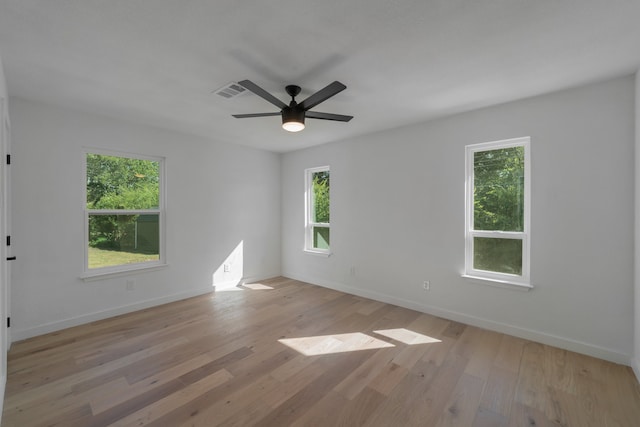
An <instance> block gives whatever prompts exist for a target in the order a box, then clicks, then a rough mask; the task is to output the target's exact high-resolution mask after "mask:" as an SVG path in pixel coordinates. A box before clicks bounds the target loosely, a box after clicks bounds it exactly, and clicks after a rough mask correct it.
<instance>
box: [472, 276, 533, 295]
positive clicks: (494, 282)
mask: <svg viewBox="0 0 640 427" xmlns="http://www.w3.org/2000/svg"><path fill="white" fill-rule="evenodd" d="M462 277H464V278H465V279H471V280H472V281H474V282H476V283H479V284H481V285H487V286H493V287H496V288H503V289H512V290H517V291H522V292H529V291H530V290H531V289H533V286H531V285H527V284H524V283H516V282H510V281H508V280H498V279H489V278H487V277H480V276H470V275H468V274H463V275H462Z"/></svg>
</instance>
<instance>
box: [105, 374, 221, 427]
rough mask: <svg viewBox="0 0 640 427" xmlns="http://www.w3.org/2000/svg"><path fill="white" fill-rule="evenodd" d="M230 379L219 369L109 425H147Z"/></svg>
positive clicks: (127, 426) (132, 426) (131, 426)
mask: <svg viewBox="0 0 640 427" xmlns="http://www.w3.org/2000/svg"><path fill="white" fill-rule="evenodd" d="M232 378H233V376H232V375H231V374H230V373H229V372H228V371H227V370H225V369H221V370H219V371H217V372H214V373H213V374H211V375H209V376H207V377H205V378H203V379H201V380H199V381H197V382H195V383H193V384H191V385H189V386H187V387H185V388H183V389H182V390H180V391H177V392H176V393H174V394H172V395H169V396H167V397H165V398H162V399H160V400H158V401H156V402H154V403H152V404H150V405H148V406H146V407H144V408H142V409H140V410H138V411H136V412H134V413H133V414H131V415H128V416H126V417H124V418H122V419H120V420H118V421H116V422H115V423H113V424H111V425H112V426H113V427H134V426H144V425H148V424H149V423H151V422H152V421H155V420H158V419H160V418H162V416H163V415H165V414H167V413H169V412H171V411H172V410H174V409H176V408H179V407H180V406H182V405H184V404H185V403H187V402H189V401H190V400H193V399H195V398H196V397H198V396H200V395H201V394H202V393H204V392H206V391H208V390H211V389H214V388H216V387H218V386H220V385H221V384H223V383H225V382H227V381H229V380H230V379H232Z"/></svg>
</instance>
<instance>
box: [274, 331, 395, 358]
mask: <svg viewBox="0 0 640 427" xmlns="http://www.w3.org/2000/svg"><path fill="white" fill-rule="evenodd" d="M278 342H280V343H281V344H284V345H286V346H287V347H291V348H292V349H294V350H295V351H297V352H298V353H301V354H304V355H305V356H318V355H323V354H333V353H346V352H349V351H360V350H373V349H379V348H386V347H395V346H394V345H393V344H390V343H388V342H386V341H382V340H379V339H377V338H374V337H372V336H369V335H367V334H363V333H361V332H353V333H349V334H334V335H322V336H315V337H302V338H284V339H279V340H278Z"/></svg>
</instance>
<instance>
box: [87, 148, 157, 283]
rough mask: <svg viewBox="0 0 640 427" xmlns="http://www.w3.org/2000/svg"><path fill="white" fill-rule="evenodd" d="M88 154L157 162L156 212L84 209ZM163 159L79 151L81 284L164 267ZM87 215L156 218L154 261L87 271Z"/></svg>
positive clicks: (149, 210)
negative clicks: (156, 216)
mask: <svg viewBox="0 0 640 427" xmlns="http://www.w3.org/2000/svg"><path fill="white" fill-rule="evenodd" d="M88 154H100V155H104V156H113V157H127V158H131V159H139V160H149V161H153V162H158V173H159V182H158V185H159V189H158V190H159V192H160V194H159V206H158V209H142V210H128V209H114V210H106V209H105V210H101V209H87V155H88ZM165 162H166V158H165V157H159V156H146V155H141V154H135V153H128V152H123V151H111V150H102V149H98V148H84V149H83V151H82V171H83V172H82V173H83V177H84V179H83V181H82V207H83V211H84V221H83V222H84V233H83V236H84V242H83V246H84V266H83V272H82V274H81V275H80V278H81V279H83V280H85V281H91V280H97V279H101V278H109V277H115V276H120V275H124V274H127V273H135V272H142V271H145V270H155V269H158V268H161V267H166V266H167V261H166V247H165V235H166V233H165V216H166V215H165V204H166V185H165V180H166V178H165V177H166V174H165ZM91 214H103V215H136V214H158V222H159V224H158V227H159V230H158V231H159V233H160V236H159V240H160V242H159V247H160V257H159V259H158V260H157V261H147V262H139V263H132V264H122V265H114V266H110V267H102V268H91V269H89V215H91Z"/></svg>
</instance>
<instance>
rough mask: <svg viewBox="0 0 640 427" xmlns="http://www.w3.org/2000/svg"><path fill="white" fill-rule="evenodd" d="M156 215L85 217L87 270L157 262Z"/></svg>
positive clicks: (158, 256) (157, 230) (158, 242)
mask: <svg viewBox="0 0 640 427" xmlns="http://www.w3.org/2000/svg"><path fill="white" fill-rule="evenodd" d="M159 248H160V225H159V215H158V214H145V215H89V268H100V267H111V266H114V265H122V264H134V263H139V262H147V261H158V260H159V259H160V255H159V254H160V250H159Z"/></svg>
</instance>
